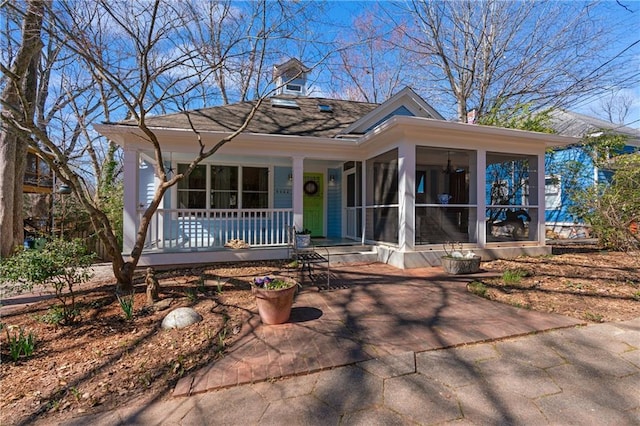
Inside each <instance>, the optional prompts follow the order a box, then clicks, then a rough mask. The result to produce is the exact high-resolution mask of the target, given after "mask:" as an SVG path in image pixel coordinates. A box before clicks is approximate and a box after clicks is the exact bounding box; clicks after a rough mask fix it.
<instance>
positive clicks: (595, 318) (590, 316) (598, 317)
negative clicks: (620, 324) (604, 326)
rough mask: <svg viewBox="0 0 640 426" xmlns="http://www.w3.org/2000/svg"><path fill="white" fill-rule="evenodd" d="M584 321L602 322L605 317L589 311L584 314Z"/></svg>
mask: <svg viewBox="0 0 640 426" xmlns="http://www.w3.org/2000/svg"><path fill="white" fill-rule="evenodd" d="M584 319H586V320H587V321H593V322H602V319H603V317H602V315H600V314H597V313H594V312H589V311H587V312H585V313H584Z"/></svg>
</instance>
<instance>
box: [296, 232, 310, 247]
mask: <svg viewBox="0 0 640 426" xmlns="http://www.w3.org/2000/svg"><path fill="white" fill-rule="evenodd" d="M310 245H311V231H310V230H308V229H307V228H305V229H303V230H302V231H296V247H298V248H305V247H309V246H310Z"/></svg>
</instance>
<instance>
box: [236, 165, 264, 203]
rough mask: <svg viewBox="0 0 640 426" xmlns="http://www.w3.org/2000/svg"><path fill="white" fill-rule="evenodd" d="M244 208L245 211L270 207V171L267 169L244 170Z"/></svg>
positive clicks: (249, 168)
mask: <svg viewBox="0 0 640 426" xmlns="http://www.w3.org/2000/svg"><path fill="white" fill-rule="evenodd" d="M242 207H243V208H245V209H266V208H268V207H269V170H268V169H267V168H266V167H243V168H242Z"/></svg>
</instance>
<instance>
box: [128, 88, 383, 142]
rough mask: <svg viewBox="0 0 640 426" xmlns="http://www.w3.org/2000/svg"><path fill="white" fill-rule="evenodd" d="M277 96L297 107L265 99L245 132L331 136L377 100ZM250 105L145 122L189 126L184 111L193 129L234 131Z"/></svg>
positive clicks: (157, 117)
mask: <svg viewBox="0 0 640 426" xmlns="http://www.w3.org/2000/svg"><path fill="white" fill-rule="evenodd" d="M279 99H289V100H295V102H296V103H297V104H298V106H299V107H300V108H299V109H297V108H295V109H294V108H283V107H276V106H273V105H272V104H271V101H270V99H265V100H264V102H263V104H262V105H261V106H260V108H259V109H258V111H257V112H256V115H255V116H254V118H253V120H251V122H250V124H249V127H248V128H247V129H246V130H245V132H247V133H262V134H279V135H296V136H316V137H335V136H336V135H338V134H339V133H340V131H341V130H343V129H345V128H347V127H348V126H349V125H350V124H352V123H353V122H355V121H356V120H358V119H359V118H360V117H362V116H364V115H366V114H368V113H369V112H371V111H372V110H373V109H375V108H376V107H377V106H378V104H371V103H365V102H353V101H343V100H336V99H324V98H292V97H279ZM253 105H255V101H251V102H240V103H237V104H232V105H224V106H217V107H211V108H204V109H197V110H192V111H188V112H179V113H174V114H167V115H158V116H148V117H147V118H146V122H147V125H149V126H151V127H165V128H173V129H190V128H191V127H190V125H189V121H188V120H187V114H188V115H189V116H190V118H191V122H192V123H193V126H194V127H195V129H196V130H199V131H221V132H228V131H235V130H236V129H238V128H239V127H240V126H241V125H242V123H243V122H244V120H245V118H246V117H247V116H248V115H249V112H250V111H251V108H252V107H253ZM318 105H328V106H330V107H331V112H322V111H320V110H319V108H318ZM119 124H124V125H128V124H133V123H132V122H131V121H125V122H121V123H119Z"/></svg>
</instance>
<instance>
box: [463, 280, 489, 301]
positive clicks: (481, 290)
mask: <svg viewBox="0 0 640 426" xmlns="http://www.w3.org/2000/svg"><path fill="white" fill-rule="evenodd" d="M467 290H469V292H471V293H473V294H475V295H478V296H480V297H485V298H486V297H487V286H486V285H484V284H483V283H481V282H480V281H472V282H470V283H469V284H467Z"/></svg>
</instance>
